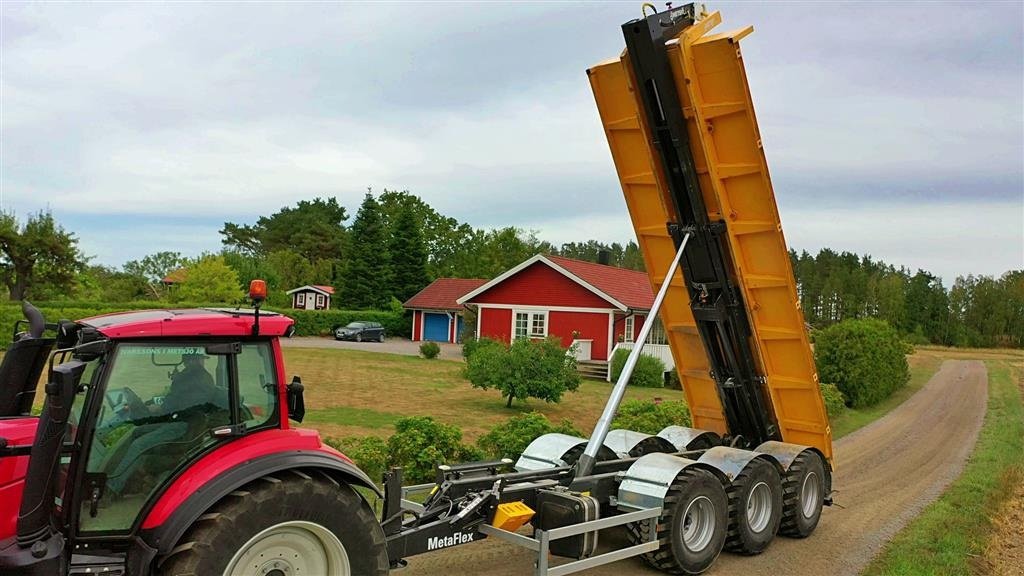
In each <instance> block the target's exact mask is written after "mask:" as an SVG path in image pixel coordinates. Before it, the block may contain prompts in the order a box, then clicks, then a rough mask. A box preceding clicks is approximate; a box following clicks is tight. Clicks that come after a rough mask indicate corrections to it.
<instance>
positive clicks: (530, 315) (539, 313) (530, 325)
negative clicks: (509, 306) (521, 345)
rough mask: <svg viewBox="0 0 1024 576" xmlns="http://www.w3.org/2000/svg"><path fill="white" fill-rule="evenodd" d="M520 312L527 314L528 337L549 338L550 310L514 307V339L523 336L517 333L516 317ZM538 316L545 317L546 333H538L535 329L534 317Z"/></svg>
mask: <svg viewBox="0 0 1024 576" xmlns="http://www.w3.org/2000/svg"><path fill="white" fill-rule="evenodd" d="M520 314H525V315H526V335H525V337H526V338H547V336H548V311H547V310H529V309H514V310H512V340H515V339H516V338H523V337H524V336H520V335H518V334H516V318H517V317H518V316H519V315H520ZM537 317H541V318H543V319H544V320H543V322H544V333H543V334H537V333H535V332H534V331H533V323H534V319H535V318H537Z"/></svg>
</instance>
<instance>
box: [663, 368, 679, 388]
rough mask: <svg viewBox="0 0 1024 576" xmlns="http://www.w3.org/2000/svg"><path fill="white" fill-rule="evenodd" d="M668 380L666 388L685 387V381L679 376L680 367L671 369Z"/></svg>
mask: <svg viewBox="0 0 1024 576" xmlns="http://www.w3.org/2000/svg"><path fill="white" fill-rule="evenodd" d="M667 380H668V381H667V382H666V383H665V387H666V388H671V389H672V390H682V389H683V381H682V380H681V379H680V378H679V369H678V368H673V369H671V370H669V372H668V378H667Z"/></svg>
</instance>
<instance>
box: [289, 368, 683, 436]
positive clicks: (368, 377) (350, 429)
mask: <svg viewBox="0 0 1024 576" xmlns="http://www.w3.org/2000/svg"><path fill="white" fill-rule="evenodd" d="M284 355H285V363H286V365H287V369H288V374H289V377H290V376H291V375H292V374H299V375H301V376H302V383H303V384H304V385H305V387H306V392H305V396H306V411H307V412H306V421H305V422H303V425H304V426H309V427H312V428H316V429H318V430H320V432H321V433H322V434H324V435H325V436H330V437H335V438H337V437H342V436H367V435H374V436H382V437H383V436H388V435H390V434H391V433H392V432H393V431H394V422H395V421H396V420H397V419H399V418H401V417H403V416H433V417H434V418H436V419H437V420H439V421H441V422H444V423H447V424H455V425H457V426H459V427H460V428H461V429H462V431H463V434H464V438H463V439H464V441H470V442H472V441H474V440H476V438H478V437H479V436H481V435H482V434H484V433H486V432H488V431H489V430H490V429H491V428H493V427H494V426H495V425H496V424H499V423H501V422H504V421H505V420H507V419H508V418H510V417H512V416H515V415H517V414H520V413H522V412H529V411H533V410H536V411H538V412H541V413H543V414H544V415H545V416H547V417H548V418H549V419H550V420H551V421H552V422H558V421H560V420H562V419H568V420H570V421H571V422H572V423H573V424H574V425H575V426H576V427H577V428H578V429H580V430H583V431H584V432H589V431H590V430H591V429H592V428H593V426H594V424H595V423H596V422H597V418H598V416H600V415H601V410H602V409H603V408H604V404H605V401H606V400H607V398H608V393H609V391H610V390H611V385H610V384H608V383H606V382H601V381H594V380H584V381H583V383H582V384H581V385H580V388H579V390H578V391H576V392H569V393H566V394H565V395H564V396H563V397H562V401H561V402H559V403H557V404H553V403H547V402H544V401H542V400H536V399H531V400H529V401H527V402H518V401H517V402H515V403H513V405H512V408H505V402H504V400H503V399H502V397H501V394H500V393H499V392H497V391H495V390H487V391H485V390H478V389H476V388H473V387H472V386H471V385H470V383H469V381H468V380H466V379H465V378H463V377H462V368H463V367H464V366H465V365H464V364H463V363H462V362H456V361H451V360H440V359H436V360H426V359H423V358H416V357H414V356H401V355H397V354H381V353H377V352H363V351H355V350H324V349H314V348H285V350H284ZM659 397H660V398H664V399H666V400H677V399H682V397H683V393H682V392H681V391H679V390H669V389H653V388H633V389H630V390H629V391H628V392H627V393H626V398H643V399H653V398H659Z"/></svg>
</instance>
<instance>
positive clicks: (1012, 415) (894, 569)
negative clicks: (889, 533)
mask: <svg viewBox="0 0 1024 576" xmlns="http://www.w3.org/2000/svg"><path fill="white" fill-rule="evenodd" d="M986 365H987V366H988V376H989V397H988V412H987V414H986V416H985V423H984V425H983V427H982V429H981V433H980V435H979V436H978V443H977V445H976V446H975V448H974V453H973V454H972V455H971V457H970V459H969V460H968V462H967V466H966V468H965V469H964V471H963V473H962V474H961V475H960V478H959V479H957V481H956V482H954V483H953V485H952V486H950V488H949V489H948V490H947V491H946V493H945V494H943V495H942V497H940V498H939V499H938V500H937V501H935V502H934V503H932V504H931V505H930V506H928V507H927V508H926V509H925V510H924V512H922V513H921V515H920V516H918V517H917V519H915V520H914V521H913V522H911V523H910V525H908V526H907V527H906V528H904V529H903V530H902V531H901V532H900V533H899V534H897V535H896V537H895V538H893V540H892V541H891V542H890V543H889V545H888V546H887V547H886V549H885V550H884V551H883V552H882V553H881V554H880V555H879V556H878V557H876V558H875V560H874V562H872V563H871V565H870V566H869V567H868V569H867V571H866V574H868V575H871V576H874V575H886V576H917V575H921V576H925V575H932V574H944V575H956V574H963V575H967V574H973V573H977V572H979V569H978V567H977V566H976V565H975V564H976V562H977V560H975V559H977V558H980V557H981V556H982V554H983V552H984V550H985V547H986V545H987V543H988V540H989V538H990V536H991V534H992V532H993V523H992V520H991V519H992V517H993V516H995V515H996V514H997V512H998V511H999V508H1000V505H1001V504H1002V503H1003V502H1004V501H1005V499H1006V498H1007V497H1008V496H1009V495H1010V494H1012V491H1013V490H1012V489H1013V487H1014V486H1015V485H1016V484H1017V483H1019V482H1020V481H1021V479H1022V477H1024V405H1022V403H1021V391H1020V388H1019V384H1020V382H1021V378H1022V376H1024V371H1022V370H1021V365H1020V363H1019V362H1016V363H1015V362H1013V361H1007V360H988V361H987V362H986ZM954 432H955V431H954Z"/></svg>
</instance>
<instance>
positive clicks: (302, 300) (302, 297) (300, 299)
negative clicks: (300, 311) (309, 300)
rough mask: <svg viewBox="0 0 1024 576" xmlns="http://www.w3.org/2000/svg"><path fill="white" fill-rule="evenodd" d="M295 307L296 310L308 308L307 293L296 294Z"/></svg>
mask: <svg viewBox="0 0 1024 576" xmlns="http://www.w3.org/2000/svg"><path fill="white" fill-rule="evenodd" d="M295 307H296V308H305V307H306V293H305V292H296V293H295Z"/></svg>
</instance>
